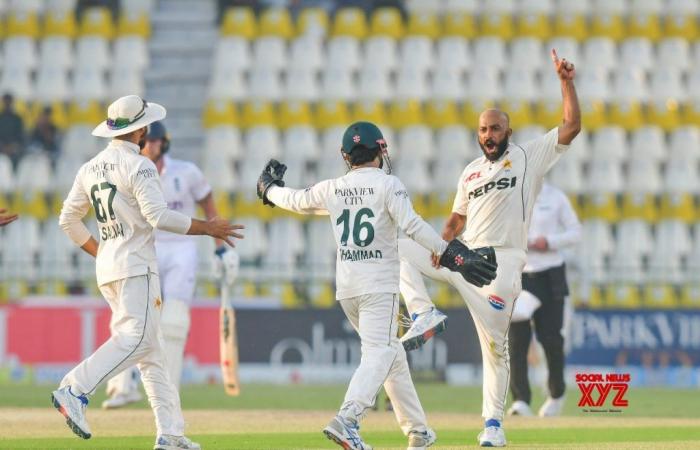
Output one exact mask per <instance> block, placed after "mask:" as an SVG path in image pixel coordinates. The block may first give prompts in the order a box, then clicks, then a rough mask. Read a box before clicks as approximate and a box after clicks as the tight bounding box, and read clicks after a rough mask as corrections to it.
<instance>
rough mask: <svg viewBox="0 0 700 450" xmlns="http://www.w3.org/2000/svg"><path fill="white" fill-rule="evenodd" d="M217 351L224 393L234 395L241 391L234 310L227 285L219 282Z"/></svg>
mask: <svg viewBox="0 0 700 450" xmlns="http://www.w3.org/2000/svg"><path fill="white" fill-rule="evenodd" d="M219 352H220V356H221V376H222V379H223V381H224V390H225V391H226V394H228V395H233V396H236V395H238V394H240V392H241V386H240V382H239V380H238V338H237V337H236V311H235V310H234V309H233V306H231V302H230V301H229V298H228V285H227V284H226V282H225V281H224V282H223V283H221V309H220V310H219Z"/></svg>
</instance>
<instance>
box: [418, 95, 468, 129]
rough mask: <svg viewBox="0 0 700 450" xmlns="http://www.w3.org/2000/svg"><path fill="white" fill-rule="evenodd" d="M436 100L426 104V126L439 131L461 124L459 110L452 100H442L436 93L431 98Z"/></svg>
mask: <svg viewBox="0 0 700 450" xmlns="http://www.w3.org/2000/svg"><path fill="white" fill-rule="evenodd" d="M430 98H432V99H435V100H431V101H429V102H427V103H426V104H425V124H426V125H428V126H430V127H432V128H434V129H439V128H443V127H449V126H453V125H459V124H460V117H459V110H458V109H457V105H456V103H455V102H454V101H452V100H449V99H448V100H440V99H439V96H436V95H435V92H433V94H432V95H431V96H430Z"/></svg>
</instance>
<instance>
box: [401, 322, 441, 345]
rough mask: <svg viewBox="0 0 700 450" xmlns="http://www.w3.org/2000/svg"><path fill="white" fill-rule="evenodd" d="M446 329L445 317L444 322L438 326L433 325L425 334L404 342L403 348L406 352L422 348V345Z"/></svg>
mask: <svg viewBox="0 0 700 450" xmlns="http://www.w3.org/2000/svg"><path fill="white" fill-rule="evenodd" d="M446 329H447V316H445V320H443V321H442V322H440V323H439V324H437V325H435V326H434V327H433V328H431V329H429V330H427V331H426V332H425V333H423V334H421V335H418V336H416V337H414V338H411V339H408V340H406V341H404V342H403V348H404V350H406V351H407V352H410V351H411V350H416V349H418V348H421V347H422V346H423V344H425V343H426V342H428V341H429V340H430V339H432V338H433V337H435V336H437V335H438V334H440V333H442V332H443V331H445V330H446Z"/></svg>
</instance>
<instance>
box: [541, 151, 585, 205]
mask: <svg viewBox="0 0 700 450" xmlns="http://www.w3.org/2000/svg"><path fill="white" fill-rule="evenodd" d="M547 179H548V180H549V182H550V183H552V184H553V185H554V186H556V187H558V188H559V189H561V190H563V191H564V192H566V193H567V194H568V195H569V196H570V197H574V196H576V195H577V194H579V193H581V192H582V191H583V174H582V171H581V164H579V162H578V161H576V160H575V159H572V158H569V155H565V157H563V158H561V159H560V160H559V161H557V163H556V164H555V165H554V166H552V169H551V170H550V171H549V173H548V176H547ZM576 203H578V202H576Z"/></svg>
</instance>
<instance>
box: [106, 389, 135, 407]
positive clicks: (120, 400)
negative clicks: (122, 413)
mask: <svg viewBox="0 0 700 450" xmlns="http://www.w3.org/2000/svg"><path fill="white" fill-rule="evenodd" d="M142 398H143V396H142V395H141V392H140V391H138V390H136V391H132V392H128V393H125V394H124V393H119V394H115V395H112V396H111V397H110V398H108V399H107V400H105V401H103V402H102V409H117V408H121V407H122V406H126V405H128V404H129V403H136V402H140V401H141V399H142Z"/></svg>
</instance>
